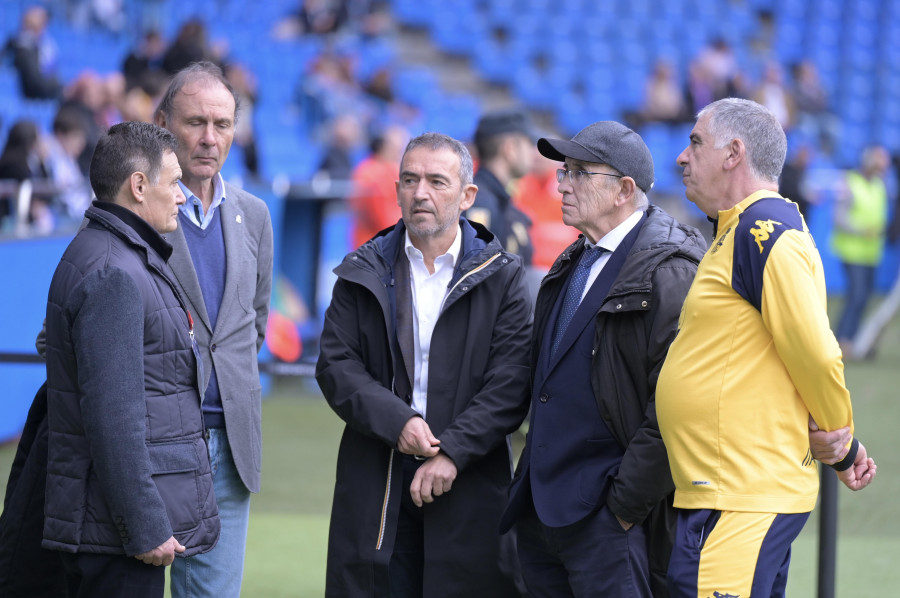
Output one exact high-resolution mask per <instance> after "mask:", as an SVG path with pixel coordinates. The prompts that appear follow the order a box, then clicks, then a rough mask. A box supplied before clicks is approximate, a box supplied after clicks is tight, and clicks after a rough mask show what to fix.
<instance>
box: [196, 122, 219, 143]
mask: <svg viewBox="0 0 900 598" xmlns="http://www.w3.org/2000/svg"><path fill="white" fill-rule="evenodd" d="M213 127H214V125H212V124H210V125H209V126H206V127H204V128H203V135H201V136H200V143H202V144H203V145H215V144H216V135H215V131H214V130H213Z"/></svg>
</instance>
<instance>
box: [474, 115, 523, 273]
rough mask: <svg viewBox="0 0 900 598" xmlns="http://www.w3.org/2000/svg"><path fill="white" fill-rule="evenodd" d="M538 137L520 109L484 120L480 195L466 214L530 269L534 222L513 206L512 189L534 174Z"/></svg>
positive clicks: (479, 136) (479, 131)
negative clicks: (532, 226)
mask: <svg viewBox="0 0 900 598" xmlns="http://www.w3.org/2000/svg"><path fill="white" fill-rule="evenodd" d="M537 138H538V134H537V131H536V130H535V129H534V127H533V126H532V124H531V122H530V121H529V119H528V116H527V115H526V114H525V113H524V112H521V111H519V110H500V111H496V112H490V113H488V114H485V115H483V116H482V117H481V119H480V120H479V121H478V126H477V127H476V129H475V148H476V149H477V150H478V160H479V164H478V171H477V172H476V173H475V178H474V183H475V184H476V185H477V186H478V194H477V195H476V196H475V203H474V204H472V207H471V208H469V209H468V210H466V212H465V217H466V218H467V219H469V220H470V221H472V222H478V223H480V224H483V225H484V226H485V227H486V228H487V229H488V230H490V231H491V232H492V233H494V235H496V236H497V239H498V240H499V241H500V244H501V245H503V248H504V249H506V250H507V251H509V252H511V253H515V254H517V255H519V256H521V258H522V263H523V264H524V265H525V267H526V268H528V267H530V266H531V261H532V256H533V253H534V248H533V247H532V245H531V236H530V233H529V229H530V228H531V219H530V218H529V217H528V216H527V215H526V214H525V212H523V211H522V210H520V209H519V208H517V207H516V206H515V204H513V201H512V197H510V194H509V191H508V189H510V188H511V186H512V185H513V184H515V182H516V181H518V180H519V179H521V178H522V177H523V176H525V175H526V174H528V173H529V172H531V167H532V164H533V163H534V152H533V151H532V147H533V146H534V144H535V143H536V142H537Z"/></svg>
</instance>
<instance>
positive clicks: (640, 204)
mask: <svg viewBox="0 0 900 598" xmlns="http://www.w3.org/2000/svg"><path fill="white" fill-rule="evenodd" d="M595 164H602V162H595ZM607 166H609V164H607ZM610 169H611V170H612V172H611V173H610V174H615V175H618V176H620V177H623V176H627V175H624V174H622V173H621V172H620V171H618V170H616V169H615V168H612V167H611V166H610ZM602 178H603V182H604V183H605V184H608V185H612V184H614V183H616V179H612V178H610V177H602ZM631 205H632V206H633V207H634V209H635V210H646V209H647V206H649V205H650V200H649V199H647V193H646V192H645V191H644V190H643V189H641V188H640V187H639V186H638V184H637V182H635V183H634V198H633V199H632V202H631Z"/></svg>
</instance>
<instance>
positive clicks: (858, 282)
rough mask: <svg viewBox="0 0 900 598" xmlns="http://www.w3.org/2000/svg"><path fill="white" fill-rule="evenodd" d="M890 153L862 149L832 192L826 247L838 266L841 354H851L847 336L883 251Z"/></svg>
mask: <svg viewBox="0 0 900 598" xmlns="http://www.w3.org/2000/svg"><path fill="white" fill-rule="evenodd" d="M889 164H890V156H889V155H888V152H887V150H886V149H885V148H883V147H881V146H870V147H868V148H866V149H865V150H864V151H863V155H862V163H861V165H860V168H859V170H854V171H851V172H850V173H848V174H847V178H846V181H845V183H846V186H845V187H844V189H842V191H841V192H839V193H838V198H837V207H836V209H835V221H834V234H833V235H832V239H831V246H832V249H833V250H834V252H835V254H836V255H837V256H838V257H839V258H840V260H841V262H842V263H843V265H844V274H845V277H846V292H845V295H844V297H845V301H844V311H843V313H842V314H841V319H840V321H839V323H838V327H837V330H836V333H835V336H837V339H838V342H839V343H840V345H841V349H842V350H843V352H844V355H850V354H852V346H853V339H854V337H855V336H856V332H857V330H858V329H859V324H860V321H861V319H862V315H863V312H864V311H865V309H866V304H867V303H868V301H869V296H870V295H871V294H872V290H873V288H874V286H875V269H876V267H877V266H878V264H879V263H880V262H881V257H882V254H883V253H884V238H885V229H886V227H887V221H888V198H887V190H886V189H885V185H884V175H885V174H886V172H887V169H888V165H889Z"/></svg>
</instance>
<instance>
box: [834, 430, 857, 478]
mask: <svg viewBox="0 0 900 598" xmlns="http://www.w3.org/2000/svg"><path fill="white" fill-rule="evenodd" d="M858 452H859V440H857V439H856V438H854V439H853V442H852V443H851V444H850V450H849V451H848V452H847V456H846V457H844V458H843V459H841V460H840V461H838V462H837V463H834V464H833V465H830V466H829V467H831V468H832V469H834V470H835V471H846V470H848V469H850V467H852V466H853V462H854V461H856V453H858Z"/></svg>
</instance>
